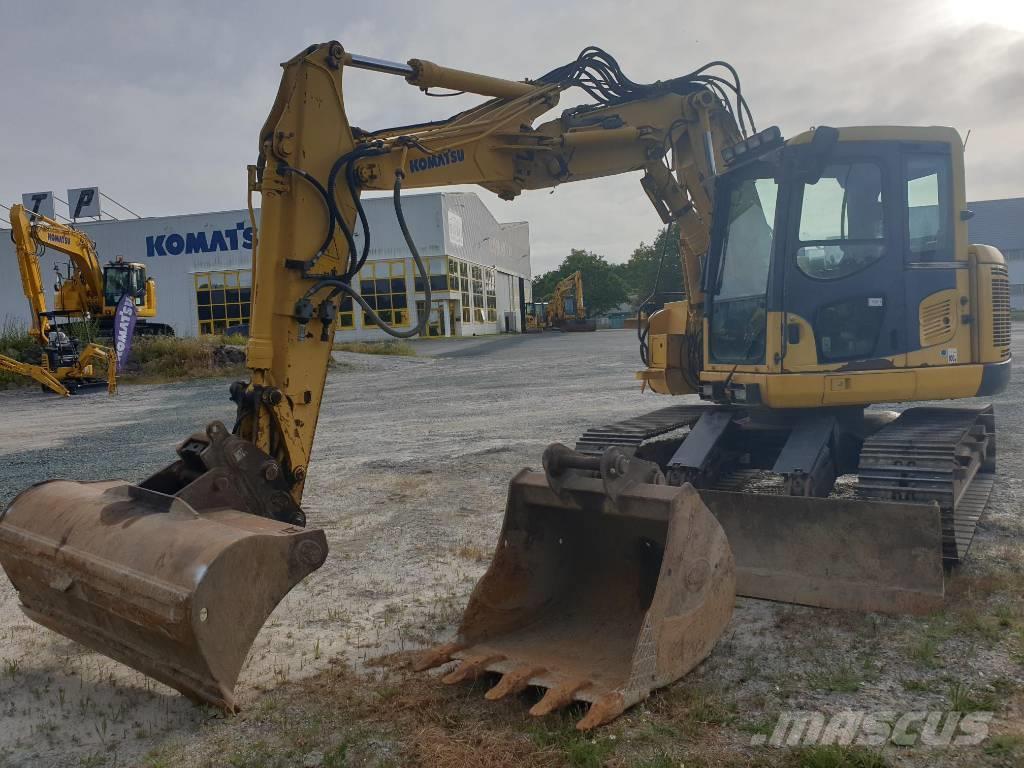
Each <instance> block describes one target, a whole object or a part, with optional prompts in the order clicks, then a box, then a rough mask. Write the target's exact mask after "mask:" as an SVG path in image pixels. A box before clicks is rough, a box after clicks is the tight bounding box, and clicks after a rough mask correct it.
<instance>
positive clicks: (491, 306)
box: [484, 269, 498, 323]
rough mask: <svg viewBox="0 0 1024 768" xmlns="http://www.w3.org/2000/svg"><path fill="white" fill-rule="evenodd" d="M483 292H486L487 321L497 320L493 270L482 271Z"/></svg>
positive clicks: (496, 299)
mask: <svg viewBox="0 0 1024 768" xmlns="http://www.w3.org/2000/svg"><path fill="white" fill-rule="evenodd" d="M484 290H485V291H486V292H487V321H488V322H491V323H494V322H497V320H498V298H497V296H496V295H495V293H494V270H493V269H487V270H484Z"/></svg>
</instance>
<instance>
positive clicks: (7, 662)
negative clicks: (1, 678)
mask: <svg viewBox="0 0 1024 768" xmlns="http://www.w3.org/2000/svg"><path fill="white" fill-rule="evenodd" d="M20 666H21V662H19V661H18V660H17V659H4V674H5V675H7V676H8V677H14V676H15V675H17V674H18V667H20Z"/></svg>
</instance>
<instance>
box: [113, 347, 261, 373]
mask: <svg viewBox="0 0 1024 768" xmlns="http://www.w3.org/2000/svg"><path fill="white" fill-rule="evenodd" d="M245 343H246V338H245V337H244V336H197V337H194V338H185V337H179V336H144V337H141V338H137V339H135V341H134V342H133V343H132V352H131V357H130V358H129V361H128V365H127V366H126V370H125V371H124V373H123V374H122V375H121V377H120V378H121V379H122V380H129V381H130V380H135V381H138V382H140V383H159V382H165V381H180V380H182V379H193V378H205V377H209V376H219V375H227V374H236V373H237V374H240V373H241V372H242V371H243V370H244V369H245V353H244V350H243V349H242V348H241V347H242V345H244V344H245Z"/></svg>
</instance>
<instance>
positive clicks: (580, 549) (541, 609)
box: [420, 470, 736, 728]
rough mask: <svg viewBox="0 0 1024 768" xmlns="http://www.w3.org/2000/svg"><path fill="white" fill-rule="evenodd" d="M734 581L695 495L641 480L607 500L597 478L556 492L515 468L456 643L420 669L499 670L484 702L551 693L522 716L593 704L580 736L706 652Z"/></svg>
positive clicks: (723, 620)
mask: <svg viewBox="0 0 1024 768" xmlns="http://www.w3.org/2000/svg"><path fill="white" fill-rule="evenodd" d="M735 578H736V574H735V566H734V563H733V559H732V554H731V552H730V550H729V544H728V542H727V540H726V538H725V534H724V532H723V531H722V528H721V526H720V525H719V524H718V521H717V520H715V518H714V516H713V515H712V514H711V513H710V512H709V511H708V509H707V508H706V507H705V506H704V504H703V503H702V502H701V499H700V496H699V495H698V494H697V492H696V491H694V490H693V488H691V487H690V486H683V487H673V486H667V485H657V484H653V483H645V482H637V483H634V484H631V485H629V486H628V487H623V488H620V489H618V492H617V493H616V495H615V497H614V498H612V497H611V496H609V495H608V494H607V493H606V489H605V486H604V483H603V482H602V480H600V479H597V478H592V477H568V478H565V479H564V481H563V482H561V483H560V489H559V492H558V493H556V492H555V491H554V490H552V488H551V486H550V485H549V484H548V481H547V478H546V476H545V475H544V473H542V472H532V471H529V470H524V471H523V472H521V473H520V474H519V475H518V476H517V477H516V478H515V479H514V480H513V481H512V483H511V484H510V486H509V495H508V505H507V507H506V510H505V519H504V521H503V523H502V530H501V535H500V538H499V540H498V544H497V548H496V550H495V553H494V557H493V559H492V561H491V563H490V566H489V567H488V569H487V572H486V573H485V574H484V576H483V577H482V578H481V579H480V581H479V582H478V583H477V585H476V587H475V588H474V590H473V594H472V595H471V597H470V599H469V603H468V605H467V606H466V610H465V612H464V613H463V617H462V621H461V623H460V625H459V631H458V635H457V637H456V639H455V641H454V644H453V645H450V646H446V647H442V649H441V652H440V653H439V652H438V651H437V650H435V651H433V652H431V653H429V654H427V658H428V660H430V661H432V662H436V663H442V662H443V661H446V660H449V659H450V658H451V656H453V655H457V656H458V657H461V658H463V659H465V660H466V661H468V662H470V664H469V667H468V672H472V673H473V674H474V675H475V673H476V670H477V669H482V668H487V669H488V670H490V671H495V672H501V673H503V674H504V677H503V678H502V679H501V680H500V681H499V682H498V683H497V685H495V686H494V687H493V688H491V689H490V690H489V691H488V692H487V694H486V698H487V699H489V700H492V701H494V700H497V699H501V698H503V697H505V696H508V695H509V694H512V693H515V692H518V691H521V690H522V689H523V688H525V687H527V686H529V685H536V686H540V687H544V688H548V689H549V690H548V692H547V694H546V695H545V696H544V697H543V698H542V699H541V700H540V701H539V702H538V703H537V704H536V706H534V707H533V709H532V710H531V714H535V715H541V714H544V713H547V712H550V711H553V710H555V709H557V708H559V707H563V706H565V705H566V704H568V703H569V702H571V701H572V700H573V699H577V700H580V701H587V702H591V703H592V704H593V705H594V706H593V707H591V711H590V712H589V713H588V715H587V716H586V717H584V718H583V720H582V721H581V726H580V727H582V728H591V727H594V726H596V725H599V724H601V723H605V722H608V721H609V720H611V719H613V718H614V717H616V716H617V715H618V714H620V713H621V712H623V711H624V710H625V709H626V708H628V707H630V706H632V705H633V704H635V703H637V702H638V701H640V700H642V699H644V698H646V697H647V696H648V695H650V693H651V691H652V690H654V689H655V688H660V687H662V686H665V685H668V684H669V683H671V682H672V681H674V680H677V679H679V678H680V677H682V676H683V675H685V674H686V673H687V672H689V671H690V670H691V669H693V668H694V667H695V666H696V665H697V664H699V663H700V662H701V661H702V660H703V659H704V658H705V657H706V656H707V655H708V654H709V653H710V652H711V649H712V648H713V647H714V644H715V642H716V641H717V639H718V637H719V636H720V635H721V633H722V631H723V630H724V628H725V625H726V624H727V623H728V621H729V618H730V617H731V615H732V609H733V604H734V602H735V596H736V595H735V584H736V582H735ZM455 649H458V650H455ZM481 659H484V660H485V661H481ZM420 666H421V667H422V666H424V665H423V664H422V662H421V664H420ZM427 666H429V664H428V665H427ZM461 672H462V668H461V667H460V669H459V670H456V672H455V673H453V676H452V677H457V676H459V675H460V674H461ZM468 672H467V674H466V677H470V676H471V675H470V674H469V673H468ZM448 679H451V678H446V679H445V680H446V682H447V681H448Z"/></svg>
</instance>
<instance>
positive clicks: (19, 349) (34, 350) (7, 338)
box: [0, 315, 43, 385]
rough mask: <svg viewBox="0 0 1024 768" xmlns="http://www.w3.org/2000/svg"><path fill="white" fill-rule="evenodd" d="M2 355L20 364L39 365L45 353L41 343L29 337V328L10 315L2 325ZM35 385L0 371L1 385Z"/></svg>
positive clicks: (25, 379)
mask: <svg viewBox="0 0 1024 768" xmlns="http://www.w3.org/2000/svg"><path fill="white" fill-rule="evenodd" d="M0 355H4V356H5V357H10V358H12V359H14V360H17V361H18V362H19V363H30V364H32V365H39V363H40V361H41V360H42V357H43V352H42V349H41V348H40V346H39V343H38V342H37V341H36V340H35V339H34V338H32V336H30V335H29V333H28V328H26V327H25V326H24V325H22V324H20V323H18V322H17V321H15V320H14V319H13V318H11V316H10V315H8V316H7V317H6V318H4V321H3V324H0ZM34 383H35V382H33V381H32V380H31V379H28V378H25V377H24V376H18V375H17V374H14V373H7V372H6V371H0V385H6V384H19V385H21V384H34Z"/></svg>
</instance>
